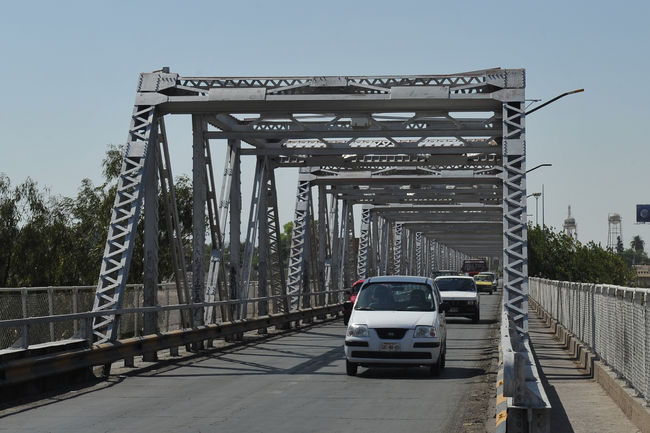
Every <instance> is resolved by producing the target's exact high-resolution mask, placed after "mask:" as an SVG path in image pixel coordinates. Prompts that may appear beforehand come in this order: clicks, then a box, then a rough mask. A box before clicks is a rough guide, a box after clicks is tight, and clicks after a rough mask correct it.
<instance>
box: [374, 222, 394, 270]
mask: <svg viewBox="0 0 650 433" xmlns="http://www.w3.org/2000/svg"><path fill="white" fill-rule="evenodd" d="M391 228H392V224H391V223H390V222H389V221H388V220H387V219H385V218H382V224H381V245H380V250H379V251H380V252H379V256H380V260H379V263H380V265H379V269H378V272H377V273H378V275H387V274H388V265H389V263H388V258H389V252H390V231H391Z"/></svg>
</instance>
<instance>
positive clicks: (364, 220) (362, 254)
mask: <svg viewBox="0 0 650 433" xmlns="http://www.w3.org/2000/svg"><path fill="white" fill-rule="evenodd" d="M371 209H372V208H371V206H364V207H363V208H362V210H361V232H360V233H359V251H358V259H357V278H363V279H365V278H366V275H367V273H368V260H369V257H368V255H369V252H370V242H371V240H370V213H371V212H372V210H371Z"/></svg>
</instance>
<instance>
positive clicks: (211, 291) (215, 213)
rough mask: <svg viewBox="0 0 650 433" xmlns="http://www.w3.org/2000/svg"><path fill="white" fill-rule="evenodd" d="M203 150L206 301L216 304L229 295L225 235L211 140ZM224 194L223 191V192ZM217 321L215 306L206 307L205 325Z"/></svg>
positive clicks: (205, 144)
mask: <svg viewBox="0 0 650 433" xmlns="http://www.w3.org/2000/svg"><path fill="white" fill-rule="evenodd" d="M203 149H204V152H205V176H206V187H207V193H206V204H207V208H208V221H209V223H210V242H211V244H212V245H211V251H210V265H209V266H208V279H207V282H206V285H205V297H204V299H205V301H206V302H215V301H216V300H217V292H218V293H219V298H220V299H221V300H226V299H227V298H228V294H227V293H226V288H225V284H224V278H225V275H226V269H225V266H224V263H223V242H224V239H223V234H222V231H221V218H220V215H219V207H220V206H219V203H218V202H217V192H216V189H215V183H214V169H213V168H212V155H211V154H210V143H209V140H207V139H204V140H203ZM222 192H223V190H222ZM224 312H225V309H224V308H222V309H221V316H222V318H223V317H224V316H225V314H224ZM215 319H216V314H215V309H214V307H213V306H207V307H205V311H204V323H206V324H207V323H214V321H215Z"/></svg>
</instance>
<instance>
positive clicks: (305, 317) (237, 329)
mask: <svg viewBox="0 0 650 433" xmlns="http://www.w3.org/2000/svg"><path fill="white" fill-rule="evenodd" d="M339 292H342V290H338V291H328V292H312V293H309V294H305V295H301V297H303V299H304V298H305V297H306V296H308V297H310V298H311V299H312V303H311V304H309V305H316V306H315V307H312V308H302V309H298V310H293V311H290V312H288V313H282V314H268V315H264V316H258V317H251V318H247V319H242V320H234V321H230V322H221V323H215V324H207V325H201V326H195V327H194V328H191V329H177V330H171V331H166V332H159V333H157V334H151V335H144V336H138V337H132V338H126V339H120V340H117V341H116V342H113V343H104V344H95V345H93V340H92V339H93V335H92V321H93V318H94V317H97V316H106V315H108V314H111V315H128V314H138V315H142V314H144V313H164V312H168V311H180V310H195V309H202V308H205V307H208V306H213V307H222V306H228V305H237V304H244V303H260V302H269V301H274V300H280V299H283V298H287V297H290V298H293V297H295V295H279V296H267V297H260V298H249V299H246V300H230V301H218V302H202V303H195V304H189V305H188V304H180V305H179V304H177V305H166V306H156V307H140V308H124V309H121V310H109V311H101V312H84V313H72V314H59V315H51V316H40V317H29V318H21V319H11V320H0V334H2V333H3V332H4V331H5V330H7V329H14V330H15V329H19V330H22V333H23V334H24V335H29V333H30V332H29V330H30V328H31V327H42V326H43V325H47V326H49V325H52V324H56V323H63V322H68V323H69V322H72V321H76V322H78V323H79V326H78V329H79V331H78V332H77V333H76V334H75V335H74V336H73V338H69V339H63V340H60V341H57V342H51V343H50V344H49V345H43V344H39V345H28V344H25V343H26V341H25V340H24V339H19V340H18V341H19V342H20V344H14V347H13V348H12V349H10V350H3V351H0V355H1V356H0V387H1V386H3V385H10V384H15V383H20V382H23V381H27V380H32V379H36V378H39V377H44V376H49V375H54V374H60V373H64V372H67V371H72V370H75V369H79V368H83V367H91V366H96V365H110V363H112V362H115V361H117V360H121V359H124V360H127V359H129V358H132V357H133V356H136V355H144V354H146V353H152V352H157V351H159V350H164V349H175V352H177V348H178V347H180V346H184V345H185V346H187V345H189V344H194V343H201V344H202V342H210V341H211V340H215V339H219V338H224V337H228V336H232V335H241V334H242V333H244V332H247V331H253V330H264V329H266V328H268V327H270V326H276V327H280V326H281V327H286V325H287V324H289V323H290V322H294V321H296V322H298V321H311V320H313V318H325V317H326V316H327V315H328V314H337V313H338V312H339V311H340V310H341V309H342V306H343V304H342V303H339V302H337V301H336V299H337V296H336V295H337V294H338V293H339ZM324 295H329V296H327V297H326V298H325V297H324ZM324 299H329V300H333V302H330V303H328V304H326V305H322V304H323V303H324V302H323V300H324ZM319 304H320V305H319ZM79 343H83V344H79Z"/></svg>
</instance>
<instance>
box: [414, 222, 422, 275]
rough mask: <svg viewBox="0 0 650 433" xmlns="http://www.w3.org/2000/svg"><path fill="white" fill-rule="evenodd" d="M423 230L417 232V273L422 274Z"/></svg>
mask: <svg viewBox="0 0 650 433" xmlns="http://www.w3.org/2000/svg"><path fill="white" fill-rule="evenodd" d="M423 260H424V257H423V255H422V232H416V233H415V274H416V275H419V276H422V262H423Z"/></svg>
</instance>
